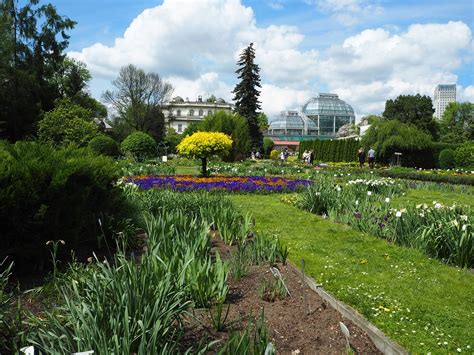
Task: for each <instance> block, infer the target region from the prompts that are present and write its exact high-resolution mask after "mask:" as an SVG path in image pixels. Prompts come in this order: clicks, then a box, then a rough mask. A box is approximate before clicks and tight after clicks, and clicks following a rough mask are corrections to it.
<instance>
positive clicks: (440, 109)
mask: <svg viewBox="0 0 474 355" xmlns="http://www.w3.org/2000/svg"><path fill="white" fill-rule="evenodd" d="M450 102H456V84H452V85H446V84H439V85H436V88H435V92H434V102H433V104H434V109H435V113H434V115H435V117H436V118H438V119H440V118H441V117H443V113H444V110H445V109H446V106H448V104H449V103H450Z"/></svg>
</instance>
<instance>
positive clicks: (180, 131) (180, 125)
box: [178, 123, 183, 133]
mask: <svg viewBox="0 0 474 355" xmlns="http://www.w3.org/2000/svg"><path fill="white" fill-rule="evenodd" d="M182 132H183V125H182V124H181V123H179V124H178V133H182Z"/></svg>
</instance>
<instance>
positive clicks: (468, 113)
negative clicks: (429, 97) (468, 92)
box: [440, 102, 474, 143]
mask: <svg viewBox="0 0 474 355" xmlns="http://www.w3.org/2000/svg"><path fill="white" fill-rule="evenodd" d="M440 126H441V129H440V131H441V139H440V140H441V141H443V142H447V143H463V142H467V141H473V140H474V104H473V103H471V102H463V103H459V102H451V103H449V104H448V106H447V107H446V110H445V111H444V114H443V117H442V118H441V122H440Z"/></svg>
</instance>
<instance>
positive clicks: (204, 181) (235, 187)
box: [127, 175, 311, 192]
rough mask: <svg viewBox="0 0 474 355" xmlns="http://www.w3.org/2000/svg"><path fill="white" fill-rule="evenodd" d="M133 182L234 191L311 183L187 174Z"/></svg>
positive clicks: (281, 189)
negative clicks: (204, 176)
mask: <svg viewBox="0 0 474 355" xmlns="http://www.w3.org/2000/svg"><path fill="white" fill-rule="evenodd" d="M127 181H128V182H133V183H134V184H136V185H138V187H139V188H140V189H142V190H147V189H152V188H158V189H163V188H167V189H172V190H176V191H192V190H208V191H234V192H288V191H297V190H301V189H303V188H305V187H307V186H309V185H310V184H311V182H310V181H308V180H302V179H285V178H282V177H265V176H236V177H231V176H211V177H206V178H199V177H193V176H189V175H173V176H158V175H154V176H131V177H129V178H127Z"/></svg>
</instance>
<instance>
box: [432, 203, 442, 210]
mask: <svg viewBox="0 0 474 355" xmlns="http://www.w3.org/2000/svg"><path fill="white" fill-rule="evenodd" d="M434 207H435V208H438V209H439V208H441V207H442V205H441V203H437V204H436V205H435V206H434Z"/></svg>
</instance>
